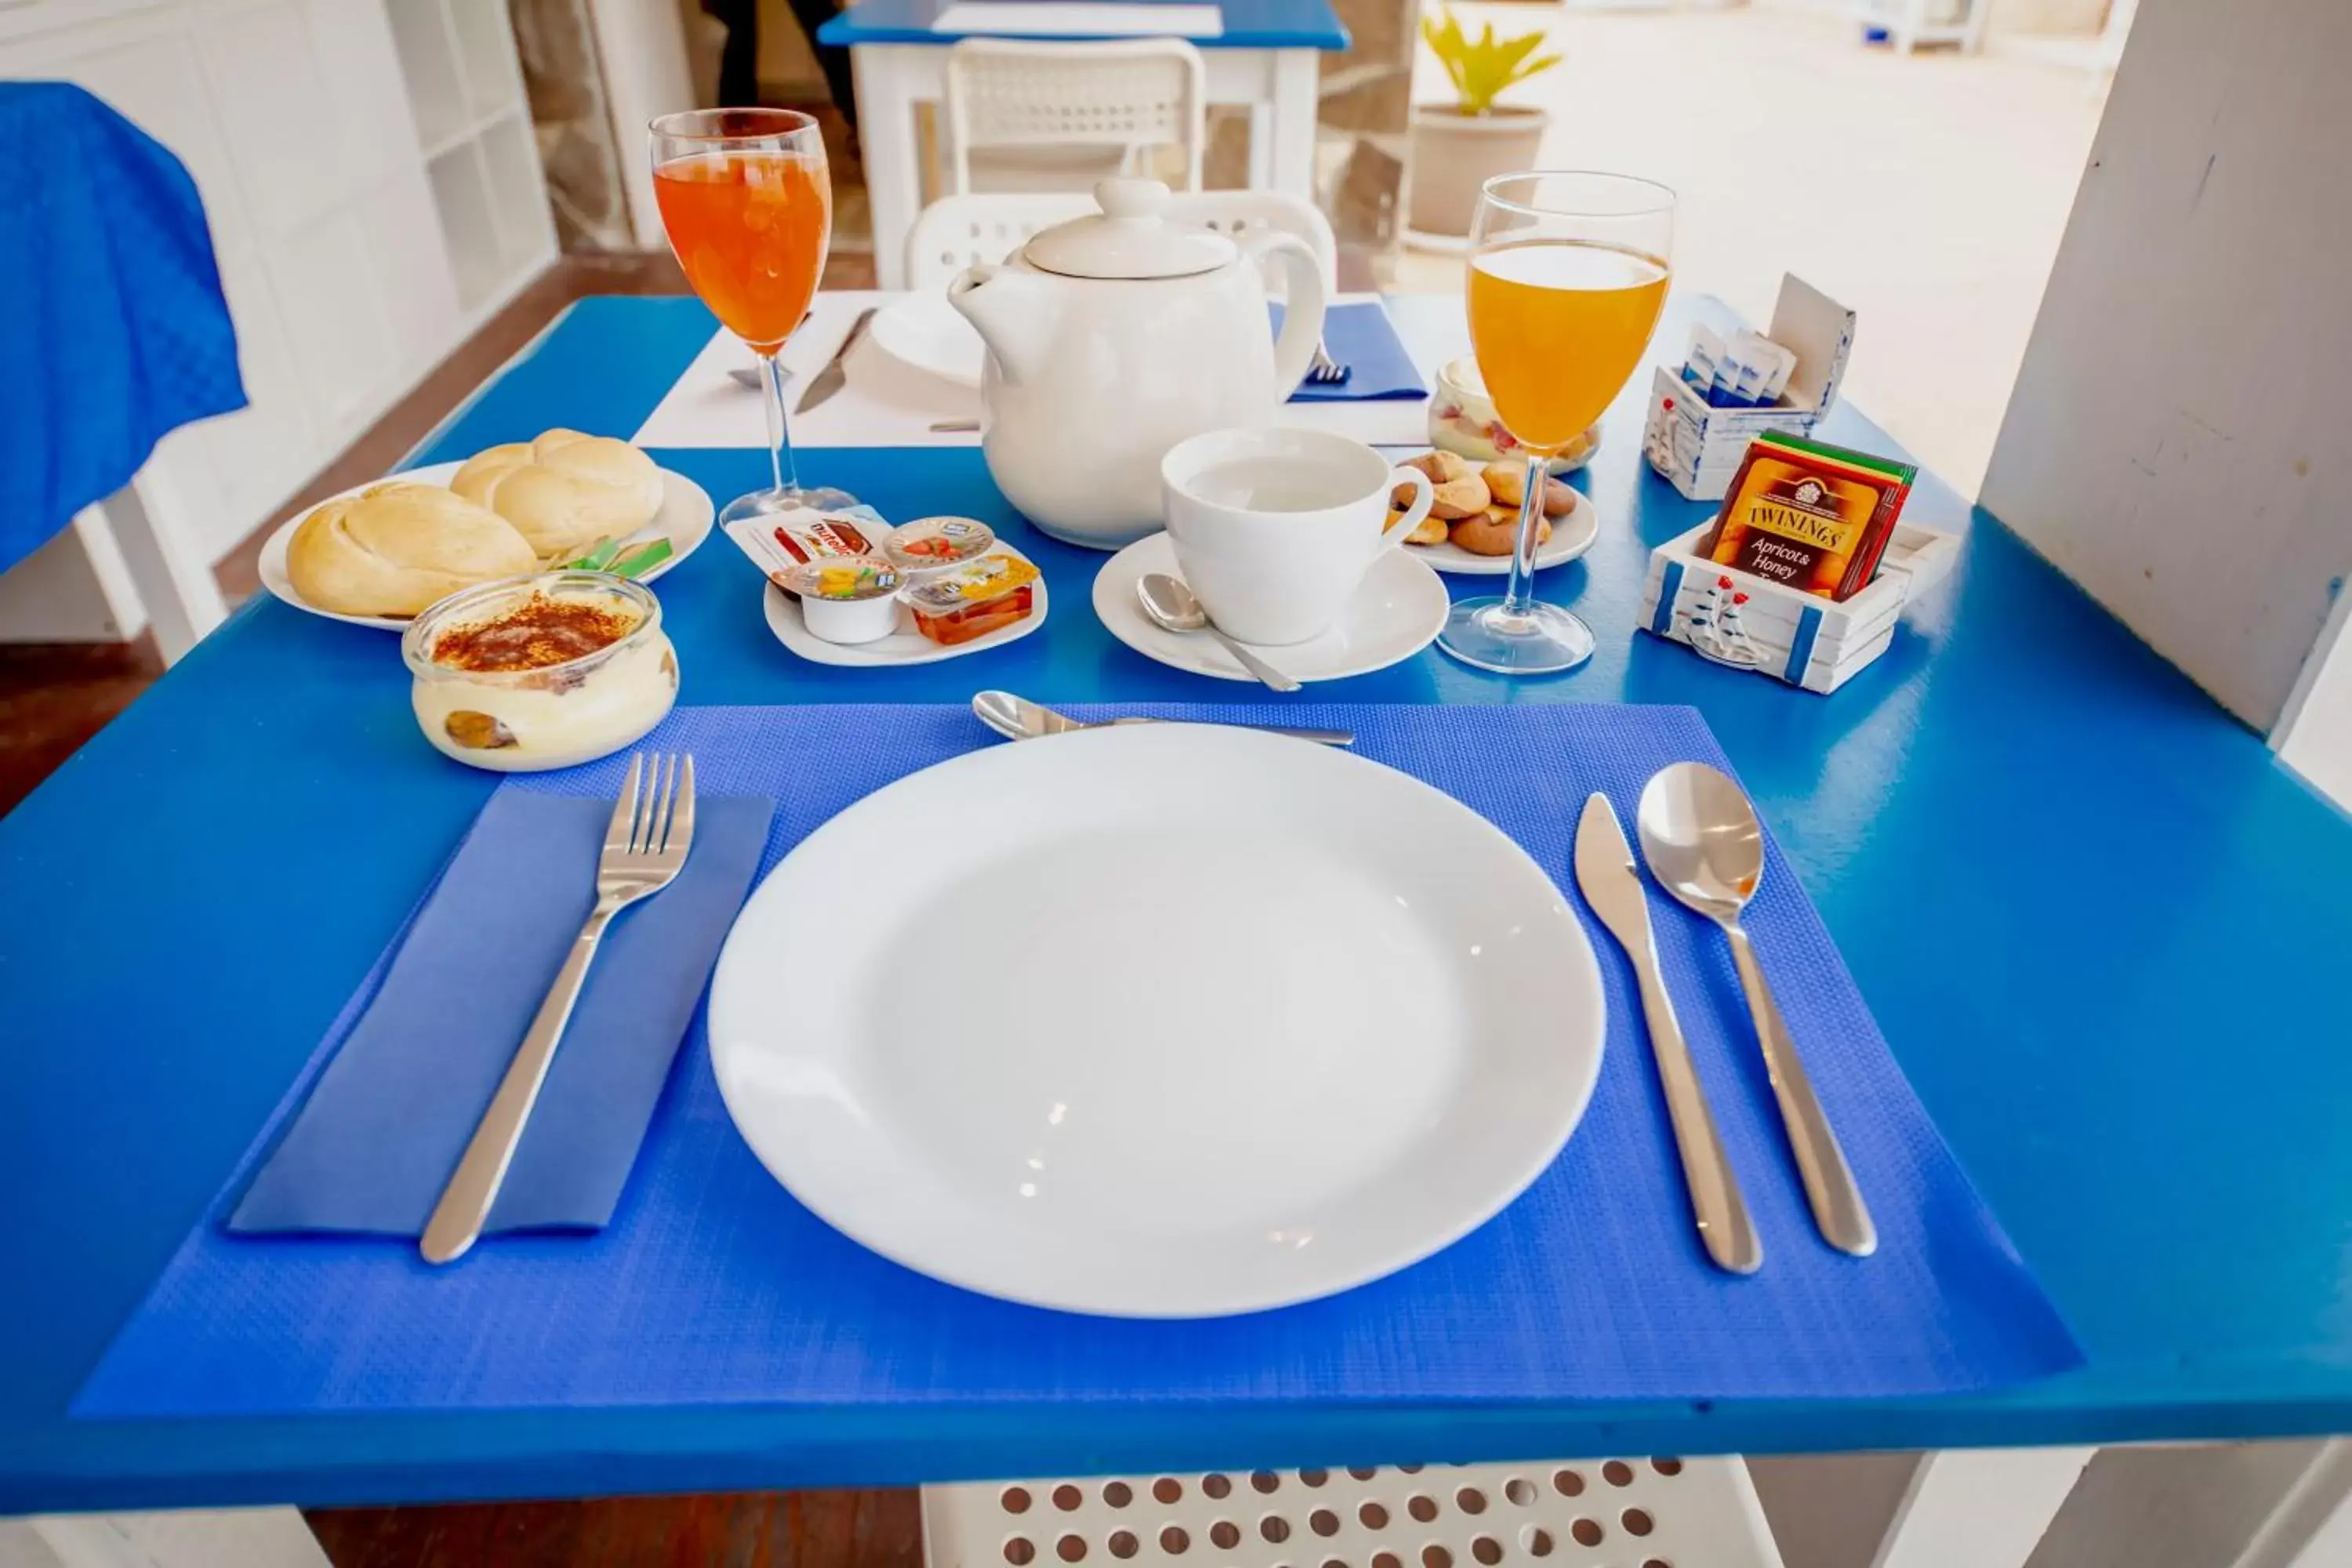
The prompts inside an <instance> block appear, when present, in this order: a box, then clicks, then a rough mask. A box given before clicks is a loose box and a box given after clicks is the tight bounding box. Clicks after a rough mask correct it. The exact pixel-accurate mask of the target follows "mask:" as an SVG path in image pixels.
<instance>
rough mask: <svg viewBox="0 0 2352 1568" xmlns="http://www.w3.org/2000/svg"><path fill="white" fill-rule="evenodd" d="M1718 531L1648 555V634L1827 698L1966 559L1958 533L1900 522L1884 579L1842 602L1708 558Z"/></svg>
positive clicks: (1883, 563) (1705, 527) (1708, 528)
mask: <svg viewBox="0 0 2352 1568" xmlns="http://www.w3.org/2000/svg"><path fill="white" fill-rule="evenodd" d="M1714 531H1715V519H1713V518H1709V519H1707V520H1706V521H1705V522H1703V523H1701V524H1699V525H1698V526H1697V527H1696V528H1695V529H1692V530H1691V531H1689V532H1688V533H1685V534H1683V535H1681V536H1680V537H1679V538H1675V539H1670V540H1668V541H1667V542H1665V543H1664V544H1661V545H1659V546H1658V547H1657V548H1656V549H1655V550H1653V551H1652V552H1650V574H1649V578H1648V581H1647V582H1646V583H1645V584H1643V589H1642V619H1641V626H1642V628H1643V630H1644V631H1647V632H1649V633H1651V634H1652V635H1654V636H1656V637H1664V638H1665V639H1666V640H1667V641H1669V642H1678V643H1681V644H1683V645H1684V646H1685V647H1688V648H1690V649H1691V650H1692V651H1693V652H1695V653H1697V654H1698V655H1700V656H1701V657H1702V658H1708V659H1712V660H1714V661H1715V662H1716V663H1717V664H1722V665H1727V666H1730V667H1731V668H1737V669H1752V670H1754V671H1755V672H1756V673H1757V674H1759V675H1769V676H1770V677H1772V678H1773V679H1776V680H1783V681H1786V682H1788V683H1789V684H1790V685H1791V686H1801V687H1803V688H1804V689H1806V690H1808V691H1819V692H1831V691H1835V690H1836V689H1838V688H1839V687H1841V686H1843V685H1844V684H1845V683H1846V682H1847V681H1848V680H1850V679H1853V677H1854V676H1855V675H1856V674H1858V673H1860V671H1861V670H1862V669H1863V668H1865V667H1866V666H1867V665H1868V664H1869V663H1870V662H1871V660H1873V659H1874V658H1877V657H1878V656H1879V655H1880V654H1882V653H1885V651H1886V647H1887V645H1888V644H1889V643H1890V642H1892V641H1893V640H1894V638H1895V622H1896V621H1897V620H1898V619H1900V618H1901V616H1902V614H1903V606H1904V605H1906V603H1908V602H1909V601H1910V600H1911V599H1912V598H1913V597H1915V596H1916V595H1920V594H1923V593H1925V592H1927V590H1928V589H1929V588H1931V587H1933V586H1934V585H1935V584H1937V583H1938V582H1940V581H1942V579H1943V576H1944V574H1946V573H1948V572H1949V571H1950V570H1951V569H1952V563H1953V562H1954V561H1955V560H1956V559H1958V555H1959V552H1960V542H1959V541H1958V539H1957V538H1955V537H1954V536H1952V535H1951V534H1948V533H1939V532H1937V531H1935V530H1934V529H1928V528H1917V527H1914V526H1913V525H1912V524H1910V523H1907V522H1897V523H1896V524H1895V531H1894V533H1893V534H1892V536H1890V537H1889V539H1888V541H1887V544H1886V550H1885V554H1883V555H1882V556H1881V557H1880V558H1879V563H1878V575H1877V576H1876V577H1874V578H1873V579H1872V580H1871V582H1870V584H1869V585H1868V586H1866V587H1864V588H1863V589H1862V590H1861V591H1860V592H1859V593H1857V594H1855V595H1853V597H1852V598H1850V599H1846V600H1843V601H1837V600H1831V599H1824V598H1822V597H1821V596H1819V595H1813V594H1807V593H1803V592H1801V591H1799V590H1797V589H1794V588H1790V587H1787V586H1785V585H1783V584H1779V583H1771V582H1767V581H1766V580H1765V579H1763V578H1761V577H1758V576H1754V575H1752V574H1748V573H1746V572H1742V571H1739V570H1738V568H1736V567H1729V566H1725V565H1722V564H1720V563H1717V562H1714V561H1711V560H1709V559H1707V557H1706V555H1705V554H1704V553H1703V552H1704V551H1705V549H1706V542H1707V538H1708V535H1710V534H1711V533H1713V532H1714Z"/></svg>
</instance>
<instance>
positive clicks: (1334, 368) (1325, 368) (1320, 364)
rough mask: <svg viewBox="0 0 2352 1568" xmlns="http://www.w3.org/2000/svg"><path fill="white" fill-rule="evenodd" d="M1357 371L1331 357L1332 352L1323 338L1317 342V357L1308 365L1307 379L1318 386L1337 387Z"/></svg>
mask: <svg viewBox="0 0 2352 1568" xmlns="http://www.w3.org/2000/svg"><path fill="white" fill-rule="evenodd" d="M1353 374H1356V373H1355V371H1354V370H1353V369H1352V368H1351V367H1349V366H1348V365H1344V364H1341V363H1339V361H1338V360H1335V359H1333V358H1332V357H1331V350H1330V349H1329V347H1328V346H1327V345H1326V344H1325V342H1324V341H1323V340H1322V339H1321V338H1319V337H1318V338H1317V339H1316V340H1315V357H1314V358H1313V359H1311V360H1309V361H1308V362H1307V381H1308V382H1309V383H1310V384H1313V385H1316V386H1337V385H1339V384H1340V383H1341V382H1343V381H1345V380H1347V379H1348V378H1349V376H1351V375H1353Z"/></svg>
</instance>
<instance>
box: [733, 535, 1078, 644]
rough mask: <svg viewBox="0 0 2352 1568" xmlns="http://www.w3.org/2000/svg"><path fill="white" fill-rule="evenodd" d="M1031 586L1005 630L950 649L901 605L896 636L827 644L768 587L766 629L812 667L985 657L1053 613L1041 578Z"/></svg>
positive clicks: (1003, 547) (1004, 547)
mask: <svg viewBox="0 0 2352 1568" xmlns="http://www.w3.org/2000/svg"><path fill="white" fill-rule="evenodd" d="M995 553H997V554H1001V555H1010V556H1013V557H1014V558H1015V559H1016V560H1021V561H1029V557H1028V556H1026V555H1024V554H1023V553H1022V552H1020V551H1018V550H1015V549H1013V546H1011V545H1009V544H1007V543H1005V542H1003V541H1002V540H999V541H998V542H997V545H996V550H995ZM1030 564H1031V565H1033V566H1034V565H1035V564H1036V563H1035V562H1034V561H1030ZM1033 586H1034V589H1035V590H1036V608H1034V609H1033V610H1031V611H1030V612H1029V614H1027V615H1026V616H1023V617H1022V618H1021V619H1019V620H1017V621H1015V622H1013V624H1012V625H1011V626H1003V627H1000V628H998V629H997V630H995V631H992V632H991V633H989V634H988V635H987V636H986V637H974V638H972V639H971V641H970V642H967V643H958V644H956V646H955V647H940V645H939V644H937V643H935V642H933V641H932V640H931V639H930V638H929V637H925V636H924V635H923V634H922V633H921V632H919V631H917V630H916V629H915V612H914V611H912V610H910V609H908V607H907V606H906V605H899V606H898V630H897V631H894V632H892V633H891V634H890V635H889V636H888V637H877V638H875V639H874V640H873V641H872V642H860V643H841V642H827V641H825V640H824V638H823V637H818V636H816V635H815V634H814V633H813V632H811V631H810V630H809V629H808V623H807V622H806V621H804V620H803V619H802V618H801V607H800V604H799V602H798V601H796V600H793V599H788V598H786V597H784V592H783V590H782V589H781V588H779V587H777V586H776V585H775V584H773V583H771V584H768V596H767V603H766V605H765V608H766V610H767V612H768V629H769V630H770V631H772V632H773V633H775V634H776V640H777V641H778V642H780V643H782V644H783V645H784V646H785V647H788V648H790V649H792V650H793V652H794V653H796V654H798V655H800V656H801V657H802V658H804V659H807V660H808V661H809V662H810V663H811V664H831V665H837V666H840V667H841V668H845V669H873V668H878V667H880V666H884V665H892V664H937V663H939V662H940V660H941V659H943V658H962V657H963V656H964V655H966V654H968V653H986V652H987V651H988V650H989V649H990V648H992V647H1003V646H1004V645H1005V644H1006V643H1009V642H1019V641H1020V640H1021V639H1022V638H1023V637H1027V636H1028V635H1029V634H1030V633H1031V632H1034V631H1035V630H1036V629H1037V628H1038V627H1039V626H1044V625H1045V616H1046V615H1047V613H1048V612H1049V611H1051V610H1052V609H1053V605H1052V604H1051V602H1050V601H1049V599H1048V597H1047V595H1046V592H1045V574H1043V573H1040V574H1038V577H1037V581H1036V582H1035V584H1033Z"/></svg>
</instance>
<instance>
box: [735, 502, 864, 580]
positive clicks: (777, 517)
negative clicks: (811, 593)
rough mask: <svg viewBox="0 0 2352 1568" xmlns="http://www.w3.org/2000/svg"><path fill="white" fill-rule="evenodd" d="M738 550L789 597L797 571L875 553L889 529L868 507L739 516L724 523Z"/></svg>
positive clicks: (805, 509)
mask: <svg viewBox="0 0 2352 1568" xmlns="http://www.w3.org/2000/svg"><path fill="white" fill-rule="evenodd" d="M726 528H727V537H728V538H730V539H731V540H733V541H734V542H735V548H736V549H738V550H740V551H741V552H743V553H744V554H745V555H748V556H750V557H751V564H752V565H754V566H757V567H758V568H759V569H760V571H761V574H764V575H765V576H766V577H767V579H768V581H769V582H771V583H772V584H775V585H776V587H777V588H778V589H779V590H780V591H781V592H782V594H783V595H785V596H786V597H787V598H793V599H797V598H799V597H800V595H798V594H797V593H794V592H793V586H792V583H791V576H792V572H793V567H795V566H800V565H803V564H806V563H809V562H812V561H834V560H848V559H851V558H853V557H856V556H861V555H877V554H879V553H880V552H881V547H882V541H883V540H885V539H887V538H888V537H889V534H890V525H889V524H888V523H887V522H885V521H882V514H881V513H880V512H878V511H876V510H874V509H873V508H872V507H870V506H852V507H844V508H842V509H841V510H839V511H817V510H814V509H807V508H804V509H803V510H798V511H782V512H777V513H775V514H774V515H772V516H769V517H746V518H739V519H737V520H736V521H733V522H730V523H729V524H727V525H726Z"/></svg>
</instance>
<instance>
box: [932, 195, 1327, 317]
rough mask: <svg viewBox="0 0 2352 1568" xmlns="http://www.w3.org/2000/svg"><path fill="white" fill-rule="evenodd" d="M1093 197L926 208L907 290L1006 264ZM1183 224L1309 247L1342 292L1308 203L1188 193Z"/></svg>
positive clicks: (1172, 205)
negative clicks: (1275, 236) (1267, 233)
mask: <svg viewBox="0 0 2352 1568" xmlns="http://www.w3.org/2000/svg"><path fill="white" fill-rule="evenodd" d="M1094 211H1097V207H1096V205H1095V198H1094V196H1093V195H1092V194H1091V193H1089V194H1085V195H1081V194H1080V193H1078V192H1076V191H1050V192H1020V193H1013V194H995V193H983V194H981V195H963V196H941V197H940V199H939V200H938V201H935V202H933V203H932V204H931V205H929V206H927V207H925V208H924V209H923V210H922V213H921V215H920V216H918V217H917V218H916V219H915V226H914V227H913V229H911V230H909V231H908V235H907V287H908V288H909V289H943V288H945V287H946V286H947V281H948V279H950V278H952V277H954V276H955V275H956V274H957V273H959V272H961V271H962V270H963V269H964V268H967V267H969V266H971V265H972V264H973V263H974V262H980V261H985V262H997V261H1002V260H1003V259H1004V258H1006V257H1008V256H1010V255H1012V254H1013V252H1014V251H1016V250H1018V249H1020V248H1021V247H1022V246H1023V245H1024V244H1026V243H1027V242H1028V238H1029V237H1030V236H1031V235H1033V234H1034V233H1036V232H1037V231H1038V230H1039V229H1041V228H1050V227H1051V226H1054V225H1055V224H1057V223H1063V222H1066V221H1067V220H1068V219H1070V218H1074V217H1082V216H1085V215H1087V213H1090V212H1094ZM1168 216H1169V217H1170V218H1171V219H1172V220H1174V221H1176V222H1179V223H1192V224H1199V225H1200V226H1202V227H1203V228H1213V229H1215V230H1216V231H1217V232H1218V233H1220V234H1230V235H1234V236H1236V237H1238V236H1241V235H1244V234H1247V233H1249V232H1250V231H1252V230H1254V229H1261V228H1270V229H1275V230H1277V231H1279V232H1281V233H1284V234H1295V235H1297V237H1299V238H1301V239H1303V240H1305V241H1306V242H1307V248H1308V249H1310V250H1312V251H1314V252H1315V259H1316V260H1317V261H1318V262H1320V263H1322V267H1323V287H1324V289H1325V291H1326V292H1327V293H1328V292H1330V291H1332V290H1334V289H1338V287H1339V246H1338V244H1337V242H1335V241H1334V240H1333V238H1332V237H1331V224H1330V220H1329V219H1328V218H1326V217H1325V216H1323V214H1322V213H1321V212H1320V211H1319V210H1318V208H1317V207H1316V205H1315V204H1314V203H1312V202H1310V201H1308V200H1307V199H1306V198H1305V197H1304V196H1293V195H1284V194H1283V193H1281V192H1279V191H1185V192H1180V193H1178V194H1177V195H1175V196H1174V197H1172V198H1171V200H1170V201H1169V204H1168Z"/></svg>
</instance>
